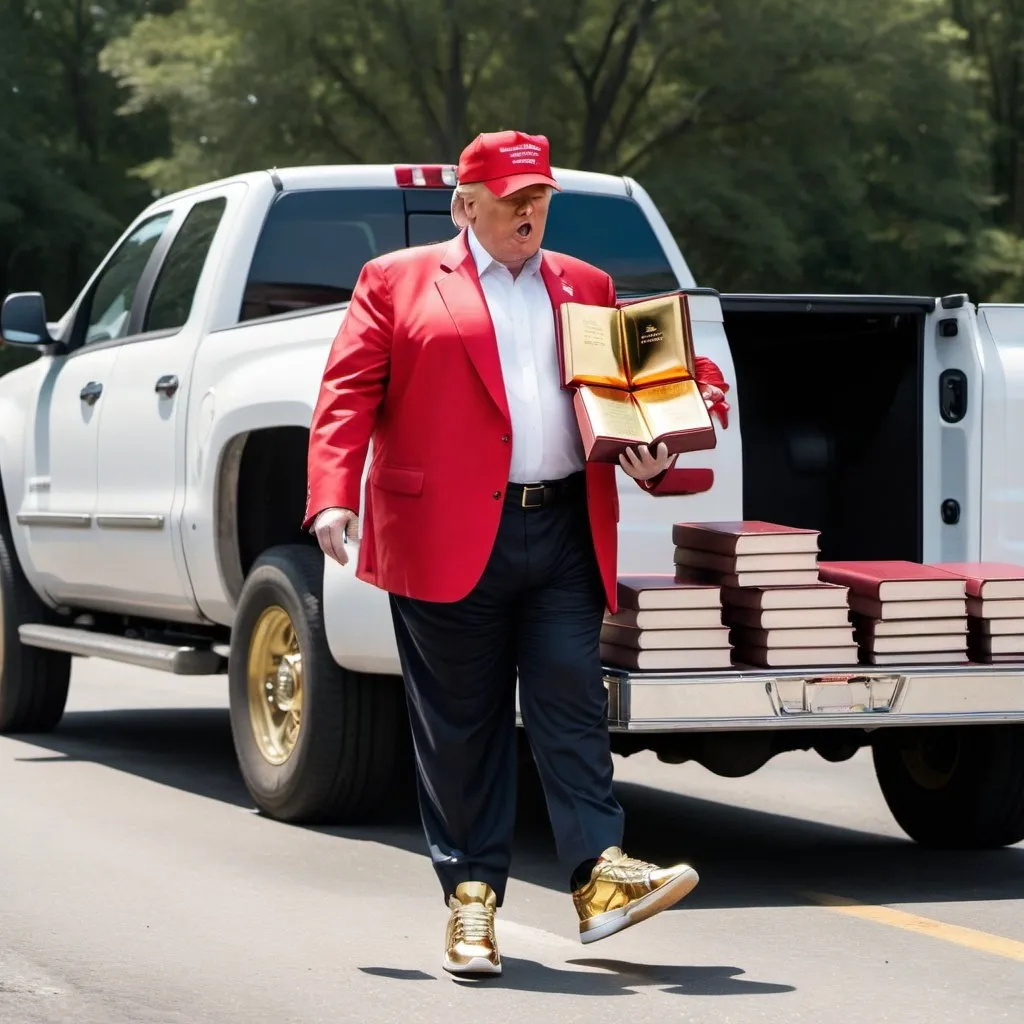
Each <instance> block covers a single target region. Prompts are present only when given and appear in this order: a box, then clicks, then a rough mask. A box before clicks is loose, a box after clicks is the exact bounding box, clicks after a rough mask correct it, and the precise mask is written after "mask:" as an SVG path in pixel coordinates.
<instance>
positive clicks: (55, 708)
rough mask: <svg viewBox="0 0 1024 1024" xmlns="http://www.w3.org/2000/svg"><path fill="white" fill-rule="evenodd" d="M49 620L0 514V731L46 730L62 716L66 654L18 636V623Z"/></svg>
mask: <svg viewBox="0 0 1024 1024" xmlns="http://www.w3.org/2000/svg"><path fill="white" fill-rule="evenodd" d="M49 619H50V611H49V609H48V608H47V606H46V605H45V604H44V603H43V602H42V601H41V600H40V599H39V596H38V595H37V594H36V592H35V591H34V590H33V589H32V588H31V587H30V586H29V583H28V580H27V579H25V574H24V573H23V572H22V571H21V566H20V565H19V564H18V558H17V556H16V555H15V553H14V545H13V543H12V541H11V536H10V533H9V532H8V529H7V522H6V520H5V519H4V516H3V514H2V513H0V733H26V732H27V733H32V732H50V731H52V730H53V729H55V728H56V726H57V723H58V722H60V720H61V718H62V717H63V715H64V705H65V704H66V703H67V699H68V684H69V683H70V681H71V655H69V654H64V653H62V652H60V651H46V650H43V649H42V648H38V647H26V646H24V645H23V644H22V642H21V639H20V638H19V636H18V627H19V626H20V625H22V624H23V623H24V624H26V625H27V624H30V623H37V622H48V621H49Z"/></svg>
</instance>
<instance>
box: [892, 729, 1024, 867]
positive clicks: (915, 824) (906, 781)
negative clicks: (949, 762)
mask: <svg viewBox="0 0 1024 1024" xmlns="http://www.w3.org/2000/svg"><path fill="white" fill-rule="evenodd" d="M957 731H958V736H959V742H960V755H959V762H958V764H957V767H956V770H955V771H954V773H953V776H952V778H951V779H950V781H949V782H948V783H947V784H946V785H945V786H943V787H942V788H941V789H938V790H928V789H924V788H922V787H921V786H919V785H918V784H917V783H916V782H915V780H914V779H913V778H912V777H911V776H910V774H909V772H908V771H907V768H906V766H905V765H904V764H903V761H902V758H901V755H900V739H901V738H900V737H899V736H891V737H884V738H880V740H879V741H877V742H876V743H875V744H874V747H873V757H874V765H875V774H876V777H877V778H878V782H879V785H880V787H881V790H882V795H883V797H884V798H885V801H886V803H887V804H888V806H889V810H890V811H891V812H892V815H893V817H894V818H895V819H896V822H897V824H899V826H900V827H901V828H902V829H903V831H904V832H906V833H907V835H909V836H910V837H911V839H913V840H915V841H916V842H917V843H919V844H921V845H922V846H927V847H931V848H934V849H944V850H988V849H998V848H1000V847H1004V846H1012V845H1014V844H1016V843H1019V842H1021V841H1024V726H1020V725H978V726H964V727H960V728H959V729H958V730H957Z"/></svg>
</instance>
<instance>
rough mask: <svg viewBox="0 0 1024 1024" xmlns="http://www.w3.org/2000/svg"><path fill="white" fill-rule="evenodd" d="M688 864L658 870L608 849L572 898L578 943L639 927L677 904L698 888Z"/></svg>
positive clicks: (617, 850) (694, 874)
mask: <svg viewBox="0 0 1024 1024" xmlns="http://www.w3.org/2000/svg"><path fill="white" fill-rule="evenodd" d="M697 880H698V879H697V872H696V871H694V870H693V868H691V867H690V866H689V865H688V864H676V865H675V866H674V867H671V868H659V867H658V866H657V865H655V864H647V863H646V862H644V861H642V860H634V859H633V858H632V857H627V856H626V855H625V854H624V853H623V852H622V851H621V850H620V849H619V848H618V847H616V846H611V847H609V848H608V849H607V850H605V851H604V853H602V854H601V859H600V860H599V861H598V862H597V864H595V865H594V870H593V871H592V872H591V874H590V881H589V882H587V883H586V885H582V886H580V888H578V889H577V890H576V891H575V892H574V893H573V894H572V901H573V903H574V904H575V905H576V913H577V914H578V915H579V919H580V941H581V942H596V941H597V940H598V939H605V938H607V937H608V936H609V935H614V934H615V933H616V932H620V931H622V929H623V928H628V927H629V926H630V925H633V924H639V923H640V922H641V921H646V920H647V918H649V917H653V916H654V915H655V914H657V913H658V912H659V911H661V910H666V909H667V908H668V907H671V906H672V905H673V904H674V903H678V902H679V900H681V899H682V898H683V897H684V896H685V895H686V894H687V893H689V892H690V891H691V890H692V889H693V887H694V886H695V885H696V884H697Z"/></svg>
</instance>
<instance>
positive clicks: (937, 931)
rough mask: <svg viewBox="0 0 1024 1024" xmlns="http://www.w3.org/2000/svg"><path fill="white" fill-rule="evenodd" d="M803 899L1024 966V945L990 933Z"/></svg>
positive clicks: (836, 901) (823, 896) (840, 899)
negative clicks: (1017, 962) (1013, 961)
mask: <svg viewBox="0 0 1024 1024" xmlns="http://www.w3.org/2000/svg"><path fill="white" fill-rule="evenodd" d="M804 895H805V896H806V897H807V898H808V899H809V900H811V902H813V903H817V904H818V905H819V906H822V907H826V908H827V909H829V910H834V911H836V912H837V913H839V914H846V915H848V916H849V917H859V918H860V919H861V920H863V921H873V922H874V923H875V924H884V925H888V926H889V927H890V928H900V929H902V930H903V931H906V932H915V933H916V934H918V935H928V936H930V937H931V938H933V939H941V940H942V941H943V942H952V943H954V944H956V945H958V946H964V947H966V948H967V949H974V950H977V951H978V952H979V953H992V954H993V955H995V956H1001V957H1005V958H1006V959H1007V960H1017V961H1019V962H1020V963H1024V942H1018V941H1017V940H1016V939H1007V938H1004V937H1003V936H1001V935H992V934H990V933H989V932H982V931H978V930H977V929H976V928H964V927H963V926H961V925H958V924H947V923H946V922H944V921H935V920H933V919H932V918H930V917H920V916H918V915H917V914H908V913H906V912H905V911H903V910H893V909H892V908H891V907H878V906H872V905H869V904H864V903H858V902H857V901H856V900H851V899H847V898H846V897H845V896H831V895H829V894H828V893H822V892H807V893H804Z"/></svg>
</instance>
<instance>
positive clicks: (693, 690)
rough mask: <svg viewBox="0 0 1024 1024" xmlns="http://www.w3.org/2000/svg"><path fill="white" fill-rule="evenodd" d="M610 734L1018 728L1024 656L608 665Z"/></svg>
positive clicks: (1023, 710)
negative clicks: (640, 667) (823, 663)
mask: <svg viewBox="0 0 1024 1024" xmlns="http://www.w3.org/2000/svg"><path fill="white" fill-rule="evenodd" d="M604 679H605V687H606V688H607V690H608V703H609V707H608V715H609V726H610V728H611V730H612V731H613V732H626V733H640V732H659V733H664V732H690V731H700V732H708V731H736V730H748V729H749V730H754V729H786V728H792V729H807V728H813V729H822V728H836V729H841V728H846V729H849V728H854V729H876V728H882V727H885V726H912V725H918V726H920V725H964V724H967V723H973V724H979V725H980V724H995V723H1004V722H1024V660H1022V661H1020V662H1013V663H1005V662H1004V663H1000V664H998V665H979V664H971V665H913V666H907V667H900V666H898V665H897V666H885V668H870V669H864V670H860V669H853V670H850V669H838V670H835V671H829V670H827V669H824V670H815V669H807V668H798V669H781V670H780V669H769V670H752V669H731V670H722V671H710V672H709V671H704V672H630V671H627V670H623V669H617V668H607V667H606V668H605V675H604Z"/></svg>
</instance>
